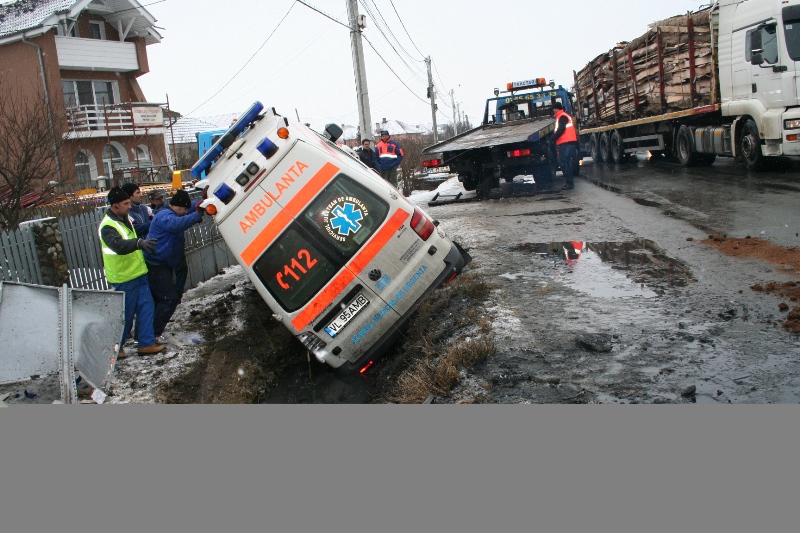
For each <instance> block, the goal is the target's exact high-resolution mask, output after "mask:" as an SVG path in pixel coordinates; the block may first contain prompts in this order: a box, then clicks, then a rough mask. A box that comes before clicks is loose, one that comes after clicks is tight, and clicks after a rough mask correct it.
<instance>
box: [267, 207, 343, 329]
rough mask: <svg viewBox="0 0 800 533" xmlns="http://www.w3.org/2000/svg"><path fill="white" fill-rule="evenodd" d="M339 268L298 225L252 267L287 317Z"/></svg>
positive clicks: (287, 231)
mask: <svg viewBox="0 0 800 533" xmlns="http://www.w3.org/2000/svg"><path fill="white" fill-rule="evenodd" d="M340 268H341V265H337V264H335V262H334V260H332V259H331V258H330V257H328V256H327V255H326V254H325V253H323V252H322V251H321V250H320V248H319V247H318V246H316V245H315V243H314V242H313V240H312V239H310V238H309V235H308V232H307V231H305V230H303V229H302V228H300V227H299V225H298V224H297V222H293V223H292V224H291V225H290V226H289V229H288V230H286V231H285V232H284V233H283V234H282V235H281V236H280V237H278V239H277V240H276V241H275V242H274V243H273V244H272V246H270V247H269V249H268V250H267V251H266V252H265V253H264V254H263V255H262V256H261V257H259V258H258V260H257V261H256V262H255V263H254V264H253V270H254V271H255V273H256V275H257V276H258V278H259V279H260V280H261V282H262V283H263V284H264V285H266V287H267V289H268V290H269V292H270V294H272V296H273V297H274V298H275V299H276V300H277V301H278V303H280V304H281V306H282V307H283V308H284V309H285V310H286V311H288V312H290V313H291V312H293V311H296V310H298V309H300V308H301V307H302V306H303V305H305V304H306V303H307V302H308V301H309V300H311V298H313V297H314V295H316V294H317V293H318V292H319V291H320V290H321V289H322V288H323V287H324V286H325V284H326V283H328V281H330V279H331V278H333V276H334V275H335V274H336V273H337V272H338V271H339V269H340Z"/></svg>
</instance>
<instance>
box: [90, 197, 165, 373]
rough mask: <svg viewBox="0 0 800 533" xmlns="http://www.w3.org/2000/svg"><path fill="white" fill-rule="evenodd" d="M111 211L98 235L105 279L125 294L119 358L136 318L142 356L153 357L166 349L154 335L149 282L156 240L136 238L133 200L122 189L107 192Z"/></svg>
mask: <svg viewBox="0 0 800 533" xmlns="http://www.w3.org/2000/svg"><path fill="white" fill-rule="evenodd" d="M108 203H109V205H110V206H111V207H109V208H108V211H107V212H106V216H105V217H103V220H102V222H100V226H99V227H98V230H97V231H98V233H99V235H100V246H101V249H102V252H103V266H104V267H105V270H106V279H108V282H109V283H110V284H111V285H112V286H113V287H114V290H117V291H120V292H124V293H125V328H124V331H123V332H122V339H121V340H120V345H119V346H120V348H119V353H118V354H117V358H118V359H124V358H125V357H126V355H125V349H124V348H123V345H124V344H125V339H127V338H128V333H130V331H131V328H132V327H133V317H134V315H135V316H136V330H137V331H136V337H137V339H136V340H137V341H138V342H139V348H138V349H139V355H152V354H154V353H159V352H162V351H164V350H165V349H166V346H164V345H162V344H158V343H156V342H155V334H154V332H153V313H154V309H155V305H154V303H153V296H152V294H151V293H150V287H149V286H148V283H147V265H146V264H145V262H144V255H143V254H142V250H144V251H152V250H153V247H154V246H155V243H156V241H155V239H142V238H139V237H137V236H136V231H135V230H134V228H133V223H132V222H131V219H130V217H129V216H128V213H129V211H130V209H131V199H130V197H129V196H128V194H127V193H126V192H125V191H123V190H122V189H121V188H120V187H114V188H112V189H111V190H110V191H108Z"/></svg>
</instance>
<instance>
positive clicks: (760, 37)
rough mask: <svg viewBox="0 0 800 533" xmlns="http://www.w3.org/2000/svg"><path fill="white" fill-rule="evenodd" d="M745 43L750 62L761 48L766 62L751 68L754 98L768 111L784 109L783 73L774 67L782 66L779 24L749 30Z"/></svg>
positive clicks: (769, 24) (773, 23)
mask: <svg viewBox="0 0 800 533" xmlns="http://www.w3.org/2000/svg"><path fill="white" fill-rule="evenodd" d="M745 42H746V48H745V54H746V58H747V61H748V62H750V61H751V59H752V57H753V50H754V49H759V48H760V49H761V50H762V52H761V56H762V58H763V60H764V61H763V63H762V64H761V65H751V66H750V73H751V77H752V82H753V85H752V87H751V91H752V97H753V98H756V99H758V100H759V101H760V102H761V103H763V104H764V106H765V107H767V108H768V109H769V108H773V109H774V108H780V107H783V106H784V98H783V91H782V88H783V80H782V73H781V72H780V69H773V67H779V66H780V65H781V64H782V63H781V62H780V59H781V54H780V53H779V47H778V42H779V34H778V25H777V23H775V22H772V23H768V24H766V25H761V26H758V27H756V28H754V29H751V30H747V34H746V36H745ZM759 42H760V46H759ZM784 55H785V54H784ZM776 70H778V72H776Z"/></svg>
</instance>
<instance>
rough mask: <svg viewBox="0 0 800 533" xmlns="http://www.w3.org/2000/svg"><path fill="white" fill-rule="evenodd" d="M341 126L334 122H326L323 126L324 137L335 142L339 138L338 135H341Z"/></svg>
mask: <svg viewBox="0 0 800 533" xmlns="http://www.w3.org/2000/svg"><path fill="white" fill-rule="evenodd" d="M342 133H344V132H343V131H342V128H340V127H339V126H337V125H336V124H328V125H327V126H325V137H326V138H327V139H328V140H329V141H330V142H332V143H335V142H336V141H338V140H339V137H341V136H342Z"/></svg>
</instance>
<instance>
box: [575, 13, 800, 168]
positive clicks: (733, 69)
mask: <svg viewBox="0 0 800 533" xmlns="http://www.w3.org/2000/svg"><path fill="white" fill-rule="evenodd" d="M574 76H575V87H574V92H575V95H576V99H577V107H578V109H577V114H578V123H579V126H580V135H579V143H580V148H581V153H582V154H583V155H590V156H591V157H592V159H594V161H595V162H598V163H604V162H605V163H613V164H622V163H625V162H626V161H627V160H628V159H629V158H630V156H631V154H633V153H634V152H639V151H650V153H651V154H652V155H653V156H662V155H672V156H674V157H676V158H677V159H678V161H679V162H680V163H681V165H683V166H693V165H710V164H712V163H713V162H714V160H715V158H716V157H717V156H727V157H734V158H736V159H737V160H740V161H741V162H742V163H744V165H745V166H746V167H747V169H748V170H758V169H760V168H761V167H762V166H763V164H764V162H765V161H766V159H767V158H775V157H780V156H797V155H800V0H717V1H715V2H714V3H713V4H712V5H711V6H709V7H707V8H705V9H701V10H699V11H696V12H693V13H688V14H685V15H681V16H676V17H672V18H669V19H666V20H663V21H660V22H657V23H655V24H653V25H651V28H650V29H649V30H648V31H647V33H645V34H644V35H642V36H641V37H639V38H637V39H635V40H633V41H631V42H629V43H620V44H618V45H617V46H616V47H615V48H613V49H612V50H609V51H608V52H605V53H603V54H601V55H599V56H597V57H596V58H594V59H593V60H592V61H590V62H589V64H588V65H586V67H584V68H583V69H582V70H580V71H579V72H575V73H574Z"/></svg>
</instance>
